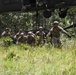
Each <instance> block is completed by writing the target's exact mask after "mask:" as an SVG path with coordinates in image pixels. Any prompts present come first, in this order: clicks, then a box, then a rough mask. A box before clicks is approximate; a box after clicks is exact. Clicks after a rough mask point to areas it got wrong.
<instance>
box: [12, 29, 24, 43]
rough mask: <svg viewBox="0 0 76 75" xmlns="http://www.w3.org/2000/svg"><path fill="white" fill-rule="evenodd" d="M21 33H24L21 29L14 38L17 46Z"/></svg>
mask: <svg viewBox="0 0 76 75" xmlns="http://www.w3.org/2000/svg"><path fill="white" fill-rule="evenodd" d="M21 33H23V31H22V29H19V32H18V33H16V35H15V36H14V37H13V43H15V44H16V42H17V40H18V38H19V37H20V35H21Z"/></svg>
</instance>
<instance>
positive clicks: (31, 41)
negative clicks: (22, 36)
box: [27, 31, 36, 45]
mask: <svg viewBox="0 0 76 75" xmlns="http://www.w3.org/2000/svg"><path fill="white" fill-rule="evenodd" d="M35 43H36V41H35V34H34V33H32V32H31V31H29V32H28V34H27V44H28V45H35Z"/></svg>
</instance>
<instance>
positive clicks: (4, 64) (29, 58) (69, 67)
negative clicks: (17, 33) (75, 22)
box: [0, 38, 76, 75]
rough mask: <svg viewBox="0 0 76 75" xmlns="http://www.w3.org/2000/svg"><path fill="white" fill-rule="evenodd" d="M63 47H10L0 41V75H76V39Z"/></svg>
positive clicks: (65, 43)
mask: <svg viewBox="0 0 76 75" xmlns="http://www.w3.org/2000/svg"><path fill="white" fill-rule="evenodd" d="M62 43H63V47H62V48H61V49H57V48H54V47H52V45H51V44H45V45H44V46H40V47H38V46H33V47H31V46H27V45H23V44H21V45H13V44H12V45H10V46H8V45H7V44H4V43H3V41H2V39H0V75H76V39H74V38H71V39H63V42H62Z"/></svg>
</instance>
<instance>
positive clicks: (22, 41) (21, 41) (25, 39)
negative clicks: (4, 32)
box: [16, 33, 27, 44]
mask: <svg viewBox="0 0 76 75" xmlns="http://www.w3.org/2000/svg"><path fill="white" fill-rule="evenodd" d="M26 41H27V37H26V36H25V35H24V33H21V34H20V36H19V37H18V39H17V42H16V44H19V43H24V44H26Z"/></svg>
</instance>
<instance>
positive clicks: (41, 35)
mask: <svg viewBox="0 0 76 75" xmlns="http://www.w3.org/2000/svg"><path fill="white" fill-rule="evenodd" d="M36 36H38V37H39V39H38V43H37V45H39V44H43V43H44V42H45V32H44V31H43V27H41V26H40V27H39V31H37V32H36Z"/></svg>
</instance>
